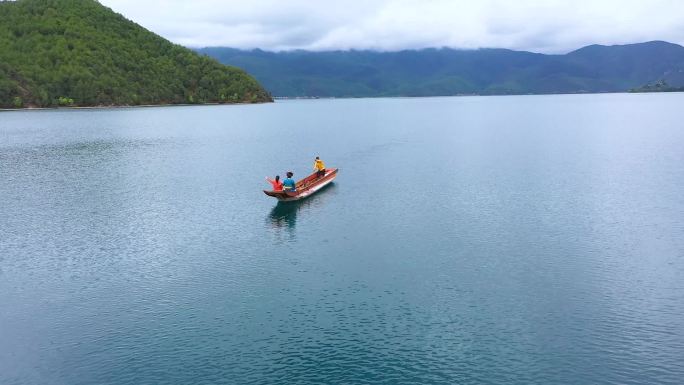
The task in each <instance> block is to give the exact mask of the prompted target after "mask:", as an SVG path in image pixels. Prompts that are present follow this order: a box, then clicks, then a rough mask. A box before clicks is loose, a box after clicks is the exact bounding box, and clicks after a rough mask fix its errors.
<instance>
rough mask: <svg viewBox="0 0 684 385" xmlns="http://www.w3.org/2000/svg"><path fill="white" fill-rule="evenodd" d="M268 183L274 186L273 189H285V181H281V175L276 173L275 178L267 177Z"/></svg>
mask: <svg viewBox="0 0 684 385" xmlns="http://www.w3.org/2000/svg"><path fill="white" fill-rule="evenodd" d="M266 180H267V181H268V183H270V184H271V185H272V186H273V191H283V182H281V181H280V175H276V177H275V180H273V179H271V178H269V177H266Z"/></svg>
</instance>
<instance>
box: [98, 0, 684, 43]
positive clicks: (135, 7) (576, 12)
mask: <svg viewBox="0 0 684 385" xmlns="http://www.w3.org/2000/svg"><path fill="white" fill-rule="evenodd" d="M101 3H103V4H104V5H106V6H108V7H110V8H112V9H113V10H115V11H117V12H119V13H121V14H123V15H124V16H126V17H127V18H129V19H131V20H133V21H135V22H137V23H139V24H141V25H143V26H144V27H146V28H149V29H151V30H152V31H154V32H156V33H158V34H160V35H162V36H164V37H166V38H168V39H169V40H171V41H174V42H176V43H179V44H183V45H186V46H190V47H205V46H226V47H235V48H261V49H265V50H290V49H311V50H334V49H375V50H399V49H407V48H424V47H453V48H480V47H500V48H510V49H520V50H529V51H535V52H544V53H561V52H567V51H570V50H573V49H576V48H579V47H582V46H584V45H587V44H593V43H599V44H624V43H634V42H642V41H649V40H667V41H670V42H674V43H680V44H681V43H684V2H682V1H679V0H601V1H585V0H576V1H568V0H563V1H561V0H546V1H544V0H518V1H510V0H478V1H475V0H471V1H464V0H347V1H344V2H342V1H340V2H337V1H335V2H332V1H330V2H327V1H313V0H312V1H304V0H288V1H276V0H253V1H244V0H241V1H236V0H195V1H180V0H167V1H161V0H151V1H145V2H143V1H139V0H102V1H101Z"/></svg>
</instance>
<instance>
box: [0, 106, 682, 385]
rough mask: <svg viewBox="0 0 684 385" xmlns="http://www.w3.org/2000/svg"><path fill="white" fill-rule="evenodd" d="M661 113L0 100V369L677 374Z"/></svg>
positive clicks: (8, 372)
mask: <svg viewBox="0 0 684 385" xmlns="http://www.w3.org/2000/svg"><path fill="white" fill-rule="evenodd" d="M682 106H684V94H651V95H629V94H615V95H568V96H520V97H459V98H423V99H401V98H398V99H349V100H307V101H283V102H277V103H274V104H266V105H244V106H207V107H166V108H134V109H115V110H70V111H69V110H59V111H22V112H3V113H0V383H1V384H3V385H13V384H65V385H66V384H69V385H73V384H223V383H226V384H232V383H239V384H251V383H253V384H265V383H283V384H291V383H320V384H334V383H339V384H360V383H407V384H409V383H410V384H415V383H422V384H433V383H434V384H438V383H440V384H441V383H445V384H446V383H459V384H483V383H491V384H513V383H515V384H561V383H562V384H565V383H567V384H681V383H682V381H683V378H684V114H683V112H682V111H683V109H682ZM316 155H320V156H321V157H322V158H323V159H324V160H325V161H326V163H327V165H328V166H334V167H340V169H341V171H340V175H339V177H338V179H337V181H336V182H335V183H334V184H333V185H331V186H330V187H329V188H327V189H325V190H323V191H322V192H320V193H319V194H317V195H315V196H313V197H311V198H310V199H308V200H306V201H304V202H303V203H300V204H296V203H295V204H289V205H277V204H276V201H275V200H274V199H273V198H269V197H267V196H265V195H264V194H263V193H262V192H261V190H262V189H264V188H266V187H268V185H267V184H266V182H265V180H264V177H265V176H267V175H271V176H273V175H275V174H276V173H279V174H281V175H283V174H284V172H285V171H287V170H293V171H294V172H295V175H296V176H298V177H303V176H304V175H306V174H307V173H308V172H309V171H310V168H311V165H312V161H313V158H314V156H316Z"/></svg>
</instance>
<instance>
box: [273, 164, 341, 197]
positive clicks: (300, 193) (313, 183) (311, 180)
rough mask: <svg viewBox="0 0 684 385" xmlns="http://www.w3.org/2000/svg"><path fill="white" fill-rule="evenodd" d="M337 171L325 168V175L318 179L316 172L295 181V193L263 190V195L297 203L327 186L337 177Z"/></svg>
mask: <svg viewBox="0 0 684 385" xmlns="http://www.w3.org/2000/svg"><path fill="white" fill-rule="evenodd" d="M337 171H338V169H336V168H326V169H325V175H323V176H320V177H319V176H318V173H317V172H314V173H313V174H311V175H309V176H307V177H306V178H304V179H302V180H299V181H297V182H296V183H295V186H296V188H295V191H285V190H282V191H273V190H264V194H266V195H268V196H270V197H274V198H277V199H278V200H279V201H281V202H291V201H298V200H300V199H304V198H306V197H308V196H310V195H312V194H313V193H315V192H316V191H319V190H320V189H322V188H323V187H325V186H327V185H329V184H330V182H332V181H333V180H334V179H335V177H336V176H337Z"/></svg>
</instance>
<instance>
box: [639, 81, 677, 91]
mask: <svg viewBox="0 0 684 385" xmlns="http://www.w3.org/2000/svg"><path fill="white" fill-rule="evenodd" d="M629 92H684V87H672V86H670V85H669V84H667V82H666V81H665V80H659V81H657V82H655V83H654V84H650V83H649V84H646V85H645V86H642V87H638V88H632V89H631V90H629Z"/></svg>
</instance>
